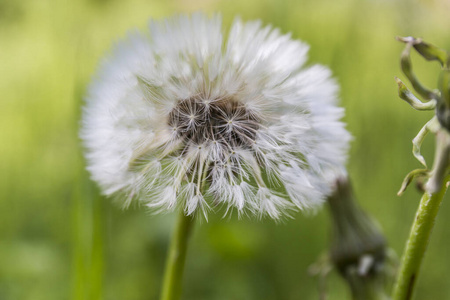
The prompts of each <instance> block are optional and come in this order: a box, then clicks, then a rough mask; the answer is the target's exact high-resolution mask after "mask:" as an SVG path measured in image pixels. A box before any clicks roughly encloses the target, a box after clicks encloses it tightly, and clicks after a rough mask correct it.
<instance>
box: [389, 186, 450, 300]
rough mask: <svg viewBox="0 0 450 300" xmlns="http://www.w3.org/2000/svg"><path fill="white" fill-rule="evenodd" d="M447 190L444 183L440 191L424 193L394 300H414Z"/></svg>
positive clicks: (407, 246)
mask: <svg viewBox="0 0 450 300" xmlns="http://www.w3.org/2000/svg"><path fill="white" fill-rule="evenodd" d="M446 189H447V188H446V185H445V183H444V184H443V185H442V187H441V189H440V190H439V191H437V192H435V193H428V192H426V193H424V195H423V197H422V200H421V201H420V206H419V209H418V210H417V213H416V219H415V221H414V224H413V226H412V228H411V232H410V234H409V238H408V241H407V243H406V249H405V252H404V254H403V258H402V265H401V269H400V273H399V275H398V276H399V277H398V279H397V282H396V285H395V288H394V295H393V300H409V299H411V298H412V295H413V290H414V285H415V283H416V279H417V276H418V274H419V270H420V265H421V263H422V260H423V256H424V254H425V251H426V249H427V246H428V241H429V238H430V235H431V231H432V230H433V227H434V223H435V220H436V215H437V213H438V211H439V207H440V205H441V202H442V198H443V197H444V194H445V191H446Z"/></svg>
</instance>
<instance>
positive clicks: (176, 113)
mask: <svg viewBox="0 0 450 300" xmlns="http://www.w3.org/2000/svg"><path fill="white" fill-rule="evenodd" d="M307 52H308V46H307V45H306V44H304V43H303V42H300V41H296V40H292V39H291V38H290V36H289V35H282V34H281V33H280V32H279V30H277V29H273V28H271V27H270V26H266V27H263V26H262V25H261V23H260V22H258V21H256V22H248V23H243V22H241V21H240V20H239V19H237V20H236V21H234V23H233V25H232V26H231V29H230V31H229V33H228V34H225V33H224V31H223V30H222V27H221V19H220V17H219V16H214V17H212V18H208V17H206V16H205V15H203V14H194V15H192V16H190V17H188V16H177V17H173V18H171V19H168V20H164V21H161V22H153V21H152V22H151V23H150V25H149V31H148V32H144V33H139V32H136V33H133V34H130V35H129V37H128V38H127V39H126V40H124V41H121V42H119V43H118V45H117V46H116V47H115V49H114V51H113V53H112V54H111V55H110V56H109V57H108V59H107V60H105V61H104V63H103V64H102V66H101V68H100V71H99V73H98V75H97V77H96V79H95V80H94V82H93V83H92V84H91V86H90V88H89V92H88V96H87V97H86V106H85V109H84V114H83V128H82V131H81V137H82V139H83V141H84V145H85V148H86V149H87V150H86V157H87V161H88V170H89V171H90V173H91V174H92V178H93V179H94V180H95V181H97V182H98V184H99V185H100V187H101V188H102V191H103V193H104V194H106V195H113V194H118V195H121V196H122V197H123V198H124V199H126V200H125V203H126V205H128V204H129V203H130V201H135V200H138V201H140V202H141V203H145V204H146V205H147V206H149V207H151V208H153V209H156V210H159V211H171V210H174V209H176V208H181V209H184V212H185V214H187V215H191V214H193V213H195V212H198V211H206V209H207V208H209V207H213V206H215V205H219V204H224V205H225V206H226V207H228V209H236V210H237V211H238V212H239V213H247V212H251V213H254V214H256V215H258V216H269V217H271V218H274V219H278V218H280V217H282V216H284V215H286V214H285V213H286V212H287V211H289V210H295V209H307V208H313V207H316V206H317V205H319V204H321V203H322V202H323V199H324V197H325V196H326V195H327V194H328V193H329V182H330V180H331V179H332V177H333V174H334V172H335V170H338V169H341V168H343V165H344V163H345V160H346V152H347V147H348V141H349V139H350V136H349V134H348V132H347V131H346V129H345V126H344V124H343V123H342V122H341V121H340V118H341V117H342V115H343V109H341V108H339V107H337V106H336V102H337V96H336V94H337V91H338V87H337V85H336V83H335V82H334V80H333V79H331V78H330V75H331V74H330V71H329V70H328V69H327V68H326V67H323V66H318V65H314V66H308V67H305V66H304V63H305V61H306V60H307ZM227 211H228V210H227Z"/></svg>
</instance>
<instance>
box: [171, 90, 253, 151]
mask: <svg viewBox="0 0 450 300" xmlns="http://www.w3.org/2000/svg"><path fill="white" fill-rule="evenodd" d="M168 125H169V126H170V127H171V128H176V132H177V135H178V138H180V139H184V140H185V141H186V142H194V143H196V144H203V143H205V142H212V143H218V142H219V143H223V144H225V145H229V146H230V147H244V148H248V147H251V146H252V145H253V144H254V141H255V137H256V132H257V130H258V129H259V128H260V120H259V119H258V118H257V117H256V116H255V114H254V113H250V112H249V109H248V108H246V107H245V106H244V105H243V104H242V103H240V102H239V101H236V100H234V99H232V98H225V99H220V100H201V99H198V98H195V97H194V98H189V99H186V100H180V101H178V103H177V105H176V106H175V107H174V108H173V109H172V111H171V112H170V113H169V117H168Z"/></svg>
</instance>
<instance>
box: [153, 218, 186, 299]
mask: <svg viewBox="0 0 450 300" xmlns="http://www.w3.org/2000/svg"><path fill="white" fill-rule="evenodd" d="M193 224H194V219H193V218H192V217H191V216H186V215H184V212H183V211H180V213H179V216H178V222H177V227H176V229H175V232H174V235H173V237H172V240H171V242H170V249H169V253H168V256H167V261H166V269H165V274H164V281H163V287H162V292H161V298H160V300H178V299H180V297H181V286H182V279H183V270H184V262H185V260H186V250H187V246H188V239H189V235H190V232H191V230H192V225H193Z"/></svg>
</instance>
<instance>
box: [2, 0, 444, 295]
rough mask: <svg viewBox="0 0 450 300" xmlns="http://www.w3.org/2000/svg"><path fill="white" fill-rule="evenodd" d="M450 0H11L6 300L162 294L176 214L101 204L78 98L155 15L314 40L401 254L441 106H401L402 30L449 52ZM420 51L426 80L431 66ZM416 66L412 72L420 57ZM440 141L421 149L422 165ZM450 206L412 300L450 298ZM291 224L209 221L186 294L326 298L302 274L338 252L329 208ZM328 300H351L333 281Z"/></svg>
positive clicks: (368, 193)
mask: <svg viewBox="0 0 450 300" xmlns="http://www.w3.org/2000/svg"><path fill="white" fill-rule="evenodd" d="M446 2H447V1H445V0H434V1H431V0H429V1H425V0H422V1H420V0H418V1H413V2H409V1H406V0H397V1H383V0H371V1H368V0H342V1H333V0H304V1H294V0H286V1H277V0H260V1H256V0H248V1H237V0H222V1H220V0H219V1H206V0H197V1H194V0H191V1H188V0H177V1H175V0H172V1H156V0H154V1H144V0H130V1H117V0H109V1H108V0H96V1H88V0H79V1H52V0H40V1H32V0H23V1H12V0H0V45H1V47H0V65H1V70H2V72H1V73H0V95H1V100H0V140H1V143H0V299H2V300H3V299H4V300H13V299H32V300H39V299H46V300H52V299H55V300H56V299H58V300H59V299H74V300H75V299H77V300H78V299H127V300H134V299H156V298H157V295H158V294H159V289H160V283H161V278H162V272H163V266H164V259H165V254H166V250H167V246H168V242H169V239H170V234H171V231H172V229H173V226H174V224H173V221H174V216H173V215H166V216H149V215H148V213H147V212H146V211H145V210H144V209H137V208H130V209H129V210H126V211H122V210H121V208H120V207H119V205H114V204H113V202H112V201H109V200H105V199H103V198H101V197H99V195H98V191H97V189H96V188H95V187H94V185H93V184H92V183H91V182H90V181H89V179H88V174H87V172H85V171H84V161H83V159H82V154H81V153H82V149H81V147H80V143H79V139H78V127H79V119H80V112H81V105H82V98H83V95H84V93H85V90H86V85H87V83H88V82H89V81H90V80H91V77H92V74H93V73H94V70H95V68H96V66H97V64H98V62H99V60H101V57H102V56H103V55H104V54H105V52H107V51H108V49H109V48H110V46H111V44H113V43H114V41H115V40H117V39H118V38H120V37H123V36H124V35H125V34H126V32H127V30H128V29H129V28H132V27H133V26H134V27H138V28H143V27H145V26H146V24H147V20H148V18H149V17H154V18H162V17H165V16H168V15H172V14H174V13H184V12H190V11H194V10H204V11H207V12H215V11H221V12H222V14H223V18H224V22H225V23H226V24H230V23H231V21H232V19H233V18H234V16H235V15H240V16H241V18H242V19H244V20H250V19H256V18H259V19H262V20H263V22H264V23H271V24H273V25H274V26H276V27H280V28H281V29H282V30H283V31H284V32H291V33H292V36H293V37H295V38H299V39H302V40H304V41H306V42H308V43H309V44H310V45H311V52H310V57H311V61H312V62H314V63H322V64H326V65H329V66H330V67H331V69H332V70H333V72H334V74H335V77H336V78H337V80H338V81H339V83H340V84H341V98H342V103H343V106H345V108H346V111H347V116H346V118H345V120H346V121H347V122H348V128H349V129H350V131H351V132H352V133H353V135H354V137H355V140H354V141H353V144H352V151H351V160H350V163H349V171H350V174H351V176H352V178H353V180H354V187H355V190H356V191H355V192H356V194H357V195H358V199H360V201H361V202H362V203H361V205H362V206H363V207H364V209H366V210H367V211H368V212H370V213H371V214H372V215H373V216H374V217H375V218H376V219H378V221H379V222H380V223H381V225H382V227H383V231H384V232H385V233H386V236H387V240H388V242H390V244H391V246H392V247H393V248H394V249H396V251H397V252H398V253H400V252H401V250H402V249H403V246H404V245H403V243H404V241H405V240H406V237H407V233H408V230H409V226H410V223H411V220H412V219H413V216H414V210H415V208H416V207H417V204H418V199H419V193H417V192H415V191H414V189H411V188H410V189H409V190H407V191H406V192H405V194H404V195H403V196H402V198H398V197H397V196H396V191H397V190H398V188H399V187H400V185H401V181H402V178H403V176H404V174H405V173H406V172H408V171H409V170H411V169H415V168H418V167H420V164H419V163H418V162H417V161H416V160H415V159H414V157H413V155H411V154H410V151H411V140H412V138H413V137H414V136H415V134H416V133H417V132H418V131H419V129H420V128H421V126H422V125H423V124H424V123H425V122H426V121H427V120H428V119H430V118H431V115H432V112H429V113H421V114H419V115H417V114H415V112H414V111H413V110H411V109H410V108H409V107H408V105H407V104H406V103H404V102H402V101H400V100H398V97H397V93H396V84H395V81H394V76H395V75H398V74H400V67H399V65H398V59H399V53H400V52H401V49H402V45H400V44H399V43H397V42H396V41H395V40H394V37H395V36H397V35H399V36H410V35H413V36H420V37H424V38H425V39H426V40H427V41H429V42H430V43H432V44H436V45H440V47H442V48H444V49H450V37H449V35H448V28H449V26H450V19H449V18H448V15H449V13H450V7H449V6H448V4H447V3H446ZM417 58H418V57H417V55H416V56H414V55H413V57H412V60H413V63H414V68H415V69H414V71H415V73H416V74H417V76H418V77H420V79H421V80H423V81H424V82H423V83H424V85H426V86H434V85H435V83H436V82H437V78H435V76H434V75H433V74H435V69H434V68H433V66H427V65H426V64H425V63H423V62H422V59H417ZM416 61H417V63H416ZM432 152H433V151H432V146H431V144H427V143H425V144H424V145H422V154H423V155H424V156H425V158H428V159H429V158H430V157H431V155H432ZM446 202H448V200H447V201H446V199H444V203H443V207H442V209H441V212H440V217H439V219H438V222H437V226H436V228H435V232H434V237H433V239H432V241H431V245H430V248H429V253H428V255H427V261H426V262H425V265H424V269H423V274H426V276H423V277H422V278H420V281H419V283H418V290H417V299H449V298H448V297H449V296H448V295H450V286H448V285H445V284H442V283H443V282H445V281H446V280H447V279H446V276H447V266H448V265H450V257H449V256H448V255H447V253H448V251H449V249H450V242H449V240H448V239H447V237H448V236H449V234H450V228H449V227H448V226H445V225H446V224H444V221H445V220H446V219H447V218H448V217H450V206H449V205H448V203H446ZM295 217H296V218H295V220H286V221H285V222H284V223H281V224H275V223H273V222H272V221H263V222H258V221H253V220H248V219H244V220H237V218H236V217H232V218H231V219H230V220H228V219H225V220H223V219H221V215H217V216H216V217H213V218H212V219H211V220H210V221H209V223H203V224H201V226H196V228H195V232H194V235H193V239H192V243H191V245H190V249H189V253H188V262H187V265H186V274H187V276H186V278H185V289H184V299H186V300H189V299H192V300H193V299H208V300H222V299H223V300H230V299H238V300H241V299H245V300H252V299H258V300H271V299H277V300H278V299H281V300H283V299H288V300H290V299H292V300H294V299H317V298H318V292H317V288H316V286H317V283H316V280H315V279H314V278H311V277H309V276H308V274H307V268H308V266H309V265H310V264H312V263H313V262H314V261H315V260H316V259H317V258H318V257H319V255H320V253H321V252H322V251H323V250H325V249H327V248H328V244H329V243H328V236H329V234H328V232H329V228H328V225H329V221H328V220H327V218H328V216H327V215H326V213H324V212H319V213H318V215H316V216H307V217H305V216H303V215H301V214H298V215H296V216H295ZM328 288H329V295H330V299H348V295H349V294H348V291H347V290H346V287H345V285H344V284H343V283H342V282H341V281H340V279H339V278H338V277H337V276H336V275H334V276H331V278H330V281H329V284H328Z"/></svg>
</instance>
